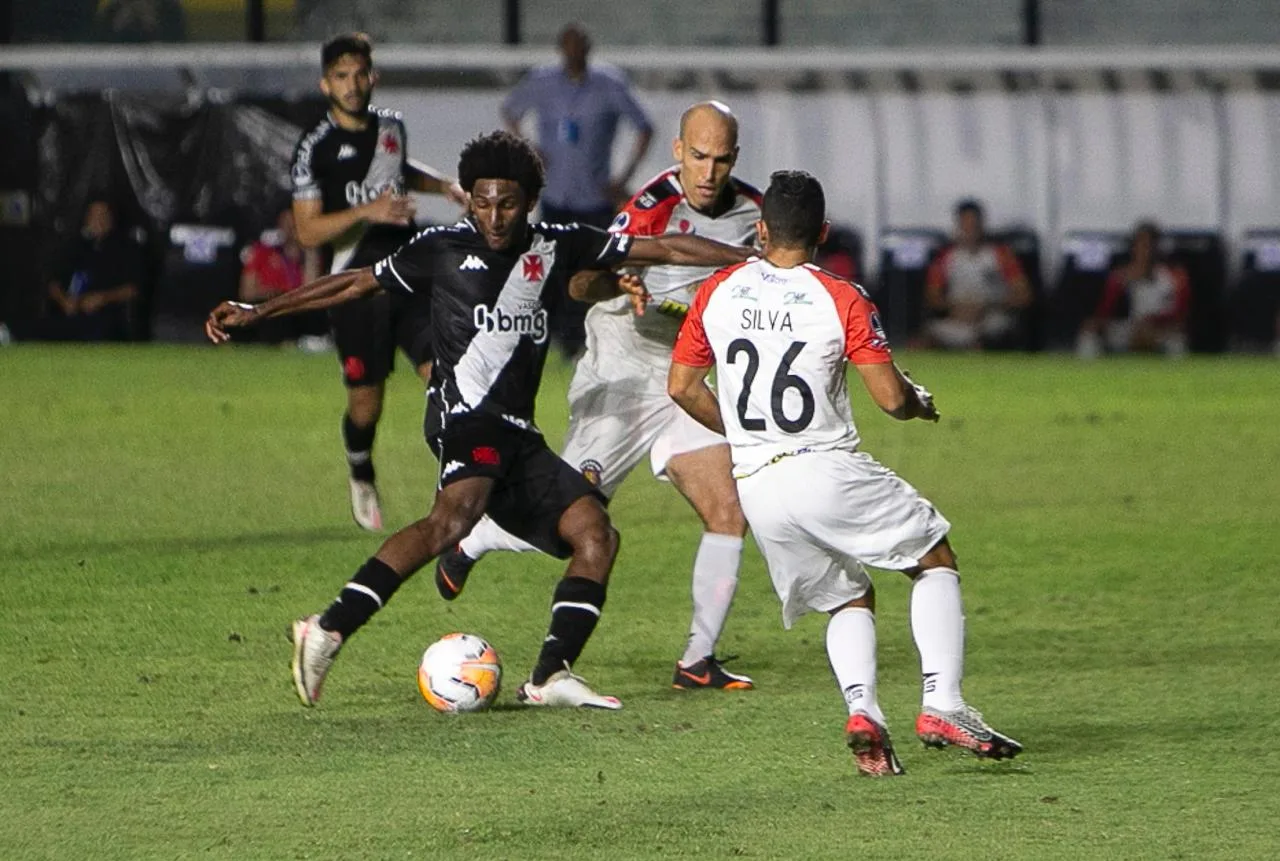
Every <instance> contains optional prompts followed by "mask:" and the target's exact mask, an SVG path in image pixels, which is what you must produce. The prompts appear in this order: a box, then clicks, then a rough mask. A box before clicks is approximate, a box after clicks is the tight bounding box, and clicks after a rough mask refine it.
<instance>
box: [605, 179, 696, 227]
mask: <svg viewBox="0 0 1280 861" xmlns="http://www.w3.org/2000/svg"><path fill="white" fill-rule="evenodd" d="M680 200H681V198H680V195H679V194H677V193H676V192H675V189H674V187H672V186H671V183H670V179H669V175H668V174H665V173H664V174H661V175H659V176H658V178H657V179H654V180H653V181H651V182H649V183H648V184H647V185H646V186H645V187H644V188H642V189H641V190H640V191H639V192H638V193H637V194H636V195H635V197H633V198H631V199H630V200H628V201H627V204H626V206H624V207H622V209H621V210H620V211H619V212H618V214H617V216H615V217H614V219H613V223H612V224H611V225H609V231H610V232H611V233H625V234H627V235H628V236H661V235H663V234H664V233H666V232H667V225H668V224H670V223H671V214H672V213H673V212H675V209H676V207H677V206H678V205H679V204H680Z"/></svg>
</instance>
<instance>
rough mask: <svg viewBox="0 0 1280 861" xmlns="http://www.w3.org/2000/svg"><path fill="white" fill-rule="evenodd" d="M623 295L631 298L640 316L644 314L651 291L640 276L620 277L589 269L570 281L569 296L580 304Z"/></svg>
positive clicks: (611, 273) (601, 270) (600, 270)
mask: <svg viewBox="0 0 1280 861" xmlns="http://www.w3.org/2000/svg"><path fill="white" fill-rule="evenodd" d="M623 293H626V294H627V295H629V296H631V304H632V306H633V307H634V308H635V312H636V314H638V315H642V314H644V303H645V302H647V301H648V300H649V291H648V290H646V289H645V286H644V280H643V279H641V278H640V276H639V275H631V274H627V275H619V274H617V273H616V272H610V271H608V270H603V269H587V270H584V271H582V272H577V273H575V274H574V276H573V277H572V278H570V279H569V295H570V296H571V297H572V298H574V299H577V300H578V301H579V302H588V303H593V302H603V301H605V300H606V299H612V298H614V297H615V296H621V295H622V294H623Z"/></svg>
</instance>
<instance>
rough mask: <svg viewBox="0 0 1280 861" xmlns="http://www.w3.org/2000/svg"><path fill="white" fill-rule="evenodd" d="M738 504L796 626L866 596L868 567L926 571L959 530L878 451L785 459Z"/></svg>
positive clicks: (744, 485) (750, 485) (748, 483)
mask: <svg viewBox="0 0 1280 861" xmlns="http://www.w3.org/2000/svg"><path fill="white" fill-rule="evenodd" d="M738 497H739V498H740V499H741V500H742V510H743V512H744V513H745V514H746V516H747V522H748V523H749V524H750V525H751V533H752V535H754V536H755V539H756V545H757V546H758V547H759V548H760V552H761V553H762V554H763V555H764V558H765V561H766V562H767V563H768V565H769V576H770V577H771V578H772V580H773V588H774V590H775V591H776V592H777V593H778V598H779V599H780V600H781V601H782V623H783V624H784V625H785V626H786V627H788V628H790V627H791V626H792V624H794V623H795V620H796V619H798V618H800V616H802V615H804V614H805V613H807V612H810V611H815V612H820V613H824V612H828V611H830V610H834V609H836V608H837V607H840V606H842V605H844V604H847V603H848V602H850V601H852V600H854V599H855V598H861V597H862V596H863V595H865V594H866V591H867V589H868V587H870V585H871V580H870V578H868V576H867V572H866V570H865V569H864V568H863V566H864V565H871V566H873V567H876V568H888V569H891V570H897V571H902V570H906V569H909V568H914V567H916V566H917V565H918V564H919V562H920V557H921V556H923V555H925V554H926V553H927V552H929V550H930V549H932V548H933V547H934V545H936V544H937V543H938V542H939V541H941V540H942V539H943V538H944V537H945V536H946V534H947V532H948V531H950V529H951V524H950V523H949V522H948V521H947V519H946V518H945V517H943V516H942V515H941V514H939V513H938V511H937V509H935V508H934V507H933V506H932V505H931V504H930V503H929V501H928V500H927V499H924V498H923V497H922V496H920V494H919V493H917V492H916V489H915V488H914V487H912V486H911V485H910V484H908V483H907V482H906V481H904V480H903V479H901V478H900V477H898V475H897V474H895V473H894V472H893V471H892V470H890V469H889V468H888V467H885V466H883V465H881V464H880V463H879V462H877V461H876V459H875V458H873V457H872V456H871V455H869V454H864V453H863V452H854V451H843V450H835V451H817V452H807V453H805V454H798V455H793V456H789V457H784V458H783V459H781V460H780V461H778V462H777V463H774V464H770V465H769V466H766V467H765V468H764V469H761V470H759V471H758V472H756V473H754V474H752V475H750V476H748V477H746V478H740V479H738Z"/></svg>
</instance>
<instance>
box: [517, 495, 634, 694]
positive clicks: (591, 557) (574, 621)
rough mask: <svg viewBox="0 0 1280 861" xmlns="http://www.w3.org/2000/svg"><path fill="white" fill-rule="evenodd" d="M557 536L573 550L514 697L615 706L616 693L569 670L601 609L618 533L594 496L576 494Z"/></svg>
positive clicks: (615, 554)
mask: <svg viewBox="0 0 1280 861" xmlns="http://www.w3.org/2000/svg"><path fill="white" fill-rule="evenodd" d="M559 534H560V537H561V538H562V539H563V540H564V541H565V542H566V543H568V545H569V546H570V547H571V548H572V550H573V556H572V558H571V559H570V560H569V566H568V568H566V569H565V572H564V577H562V578H561V579H560V582H559V583H557V584H556V589H555V593H554V595H553V596H552V599H551V624H550V626H549V627H548V630H547V636H546V638H545V639H544V640H543V642H542V650H541V652H540V653H539V654H538V661H537V663H536V664H535V665H534V668H533V672H532V673H531V674H530V676H529V680H528V681H527V682H525V683H524V684H522V685H521V686H520V689H519V690H518V691H517V693H516V696H517V698H518V699H519V700H520V701H521V702H523V703H525V704H526V705H531V706H585V707H589V708H602V709H620V708H622V703H621V702H619V701H618V699H617V698H616V697H607V696H601V695H600V694H597V693H596V692H595V691H593V690H592V689H591V688H590V687H588V686H587V684H586V682H585V681H584V680H583V679H582V678H581V677H580V676H576V675H574V674H573V671H572V669H573V664H574V662H576V661H577V660H578V656H579V655H581V654H582V650H583V648H584V647H585V646H586V644H587V640H589V639H590V638H591V634H592V632H593V631H595V628H596V624H597V623H598V622H599V621H600V614H601V612H602V611H603V610H604V602H605V594H606V591H607V587H608V582H609V572H610V571H611V570H612V569H613V561H614V559H615V558H616V557H617V555H618V532H617V530H615V529H614V528H613V524H611V523H610V522H609V515H608V513H607V512H606V511H605V510H604V506H603V505H602V504H601V503H600V500H599V499H598V498H596V497H595V496H582V497H579V498H578V499H577V500H576V501H575V502H574V503H573V504H571V505H570V506H569V507H568V509H566V510H565V512H564V514H563V515H562V516H561V518H560V523H559Z"/></svg>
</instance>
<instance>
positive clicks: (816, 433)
mask: <svg viewBox="0 0 1280 861" xmlns="http://www.w3.org/2000/svg"><path fill="white" fill-rule="evenodd" d="M892 360H893V357H892V355H891V354H890V352H889V344H888V341H887V340H886V338H885V334H884V328H883V327H882V326H881V324H880V318H879V314H878V313H877V311H876V307H875V305H874V304H872V302H871V300H870V299H869V298H868V297H867V294H866V293H865V292H864V291H863V289H862V288H861V287H860V286H858V285H856V284H854V283H852V282H850V281H845V280H844V279H842V278H839V277H837V276H835V275H832V274H831V273H829V272H826V271H825V270H823V269H820V268H818V267H817V266H814V265H813V264H808V263H807V264H804V265H802V266H796V267H793V268H790V269H781V268H778V267H776V266H774V265H772V264H771V263H769V262H768V261H766V260H761V259H758V258H753V259H751V260H749V261H748V262H746V263H740V264H738V265H736V266H730V267H728V268H726V269H721V270H720V271H719V272H717V273H716V274H715V275H713V276H712V277H711V278H708V279H707V281H706V282H705V283H704V284H703V285H702V287H701V288H699V290H698V293H697V296H696V297H695V298H694V301H693V305H692V306H691V308H690V310H689V315H688V317H686V319H685V322H684V326H683V327H682V328H681V330H680V336H679V338H678V339H677V341H676V346H675V350H674V352H673V354H672V361H674V362H679V363H680V364H682V365H691V366H694V367H710V366H712V365H715V366H716V368H717V372H716V391H717V396H718V397H719V400H720V411H721V414H722V415H723V416H724V424H725V431H726V436H727V437H728V439H729V444H730V446H732V448H733V465H734V475H735V477H738V478H742V477H745V476H748V475H751V474H752V473H755V472H757V471H758V470H760V469H761V468H762V467H764V466H767V465H768V464H770V463H772V462H776V461H777V460H778V459H779V458H780V457H784V456H786V455H789V454H798V453H800V452H803V451H826V450H830V449H837V448H842V449H848V450H855V449H857V447H858V443H859V438H858V430H857V428H856V427H855V426H854V423H853V412H852V409H851V408H850V406H849V392H848V389H847V387H846V385H845V368H846V365H847V363H849V362H853V363H855V364H877V363H883V362H890V361H892Z"/></svg>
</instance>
